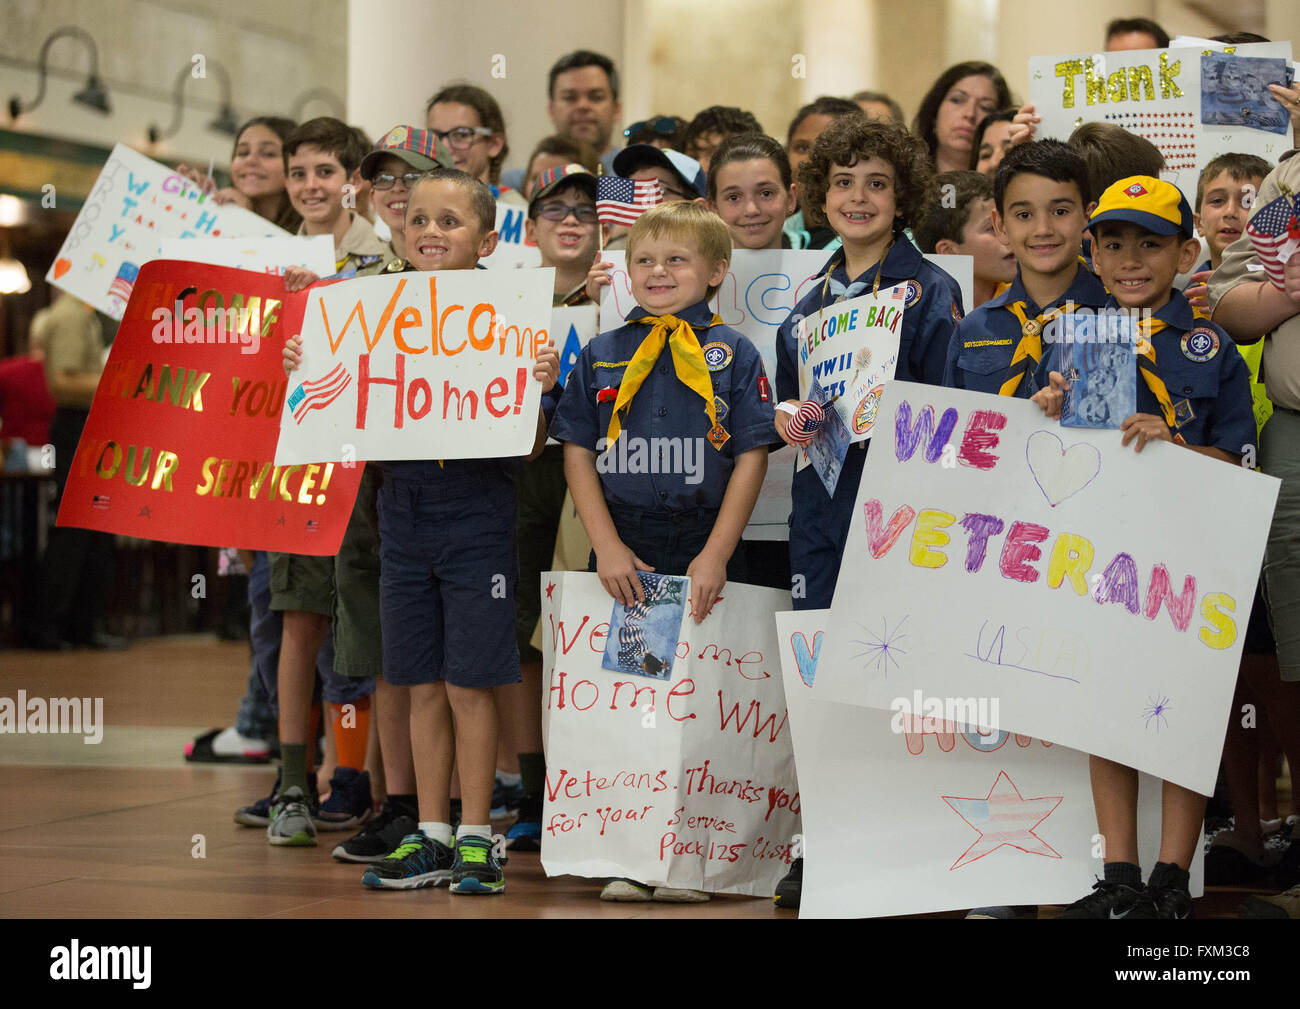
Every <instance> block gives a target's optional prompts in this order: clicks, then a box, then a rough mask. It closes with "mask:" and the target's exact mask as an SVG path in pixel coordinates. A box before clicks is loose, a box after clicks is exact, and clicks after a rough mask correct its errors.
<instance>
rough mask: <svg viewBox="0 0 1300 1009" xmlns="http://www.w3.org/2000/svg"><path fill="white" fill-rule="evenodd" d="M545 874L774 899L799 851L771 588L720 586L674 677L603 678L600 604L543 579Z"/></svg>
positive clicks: (684, 646) (784, 599)
mask: <svg viewBox="0 0 1300 1009" xmlns="http://www.w3.org/2000/svg"><path fill="white" fill-rule="evenodd" d="M542 590H543V591H542V634H543V639H544V640H543V656H544V658H543V661H544V669H545V671H546V672H545V683H546V686H545V689H546V702H545V705H544V725H545V733H546V796H545V808H544V811H543V814H542V831H543V834H542V867H543V868H544V869H545V870H546V873H547V875H548V876H557V875H564V874H570V875H575V876H588V877H594V878H597V879H601V878H605V877H609V876H616V877H628V878H631V879H635V880H638V881H639V882H642V883H648V884H651V885H663V886H673V887H684V888H689V889H695V890H707V891H710V892H712V893H740V894H750V895H753V896H771V894H772V893H773V891H774V890H775V888H776V884H777V882H778V881H779V880H780V879H781V877H782V876H784V875H785V874H786V872H788V871H789V863H790V852H791V848H792V846H794V845H796V844H797V838H796V835H798V833H799V830H800V827H799V789H798V785H797V784H796V782H795V775H794V758H793V753H792V751H791V749H790V734H789V732H788V730H787V728H786V708H785V698H784V691H783V689H782V687H781V678H780V674H779V669H778V664H779V662H780V659H779V657H778V656H777V654H776V652H777V641H776V627H775V625H774V624H773V622H772V613H773V611H774V610H778V609H781V608H784V607H786V606H788V605H789V594H788V593H785V592H781V591H778V590H776V589H765V588H757V587H755V586H751V585H739V584H728V585H727V586H726V587H725V588H724V589H723V595H722V598H721V599H720V600H719V601H718V602H717V603H716V605H715V606H714V607H713V611H712V612H711V613H710V614H709V616H708V617H707V618H706V619H705V621H704V622H703V623H702V624H699V625H698V626H697V625H696V624H695V622H694V620H692V619H691V618H690V617H689V615H688V616H687V618H686V619H684V620H683V621H682V623H681V632H680V640H679V641H678V643H677V649H676V652H675V658H674V661H673V664H672V678H671V680H655V679H650V678H648V677H646V676H641V675H636V674H631V673H619V672H611V671H609V670H607V669H603V668H602V667H601V663H602V659H603V656H604V654H605V648H606V643H607V638H608V636H609V633H610V627H609V617H610V597H609V593H607V592H606V591H605V590H604V589H603V588H602V587H601V585H600V581H599V579H598V578H597V577H596V576H595V575H594V574H587V573H585V572H582V573H578V572H561V571H551V572H546V573H544V574H543V575H542Z"/></svg>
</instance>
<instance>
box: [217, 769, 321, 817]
mask: <svg viewBox="0 0 1300 1009" xmlns="http://www.w3.org/2000/svg"><path fill="white" fill-rule="evenodd" d="M307 790H308V792H309V793H310V794H311V800H310V801H311V803H312V804H313V805H315V801H316V772H315V771H312V772H311V773H310V774H308V775H307ZM279 791H280V771H279V769H277V770H276V772H275V784H274V785H272V786H271V791H270V792H269V793H268V794H267V795H266V796H265V797H263V798H261V799H258V800H257V801H256V802H254V803H253V804H252V805H249V806H240V807H239V808H238V809H237V810H235V822H236V823H237V824H239V825H240V826H241V827H265V826H267V825H269V824H270V822H271V806H272V805H273V804H274V803H275V796H276V794H277V793H278V792H279ZM318 826H319V825H318Z"/></svg>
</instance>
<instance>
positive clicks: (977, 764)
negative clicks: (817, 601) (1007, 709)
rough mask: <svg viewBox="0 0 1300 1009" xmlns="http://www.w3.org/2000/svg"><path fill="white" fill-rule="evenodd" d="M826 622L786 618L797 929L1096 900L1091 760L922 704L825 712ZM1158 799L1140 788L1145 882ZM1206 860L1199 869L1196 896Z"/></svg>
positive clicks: (1148, 783)
mask: <svg viewBox="0 0 1300 1009" xmlns="http://www.w3.org/2000/svg"><path fill="white" fill-rule="evenodd" d="M829 613H830V611H829V610H806V611H803V612H799V613H793V612H788V613H778V614H777V615H776V621H777V627H778V629H779V635H778V636H779V637H780V639H781V667H782V673H783V675H784V678H785V692H786V703H787V705H788V706H789V709H790V732H791V735H792V737H793V741H794V750H795V761H796V764H797V766H798V769H799V796H800V801H801V804H802V812H803V839H802V849H803V854H804V857H805V862H804V877H803V892H802V895H801V900H800V906H799V915H800V917H806V918H863V917H875V916H883V915H896V914H924V913H928V912H935V911H950V910H954V909H961V908H973V907H987V906H990V905H1003V904H1011V905H1015V904H1069V903H1072V902H1074V901H1076V900H1078V899H1079V898H1080V897H1083V896H1085V895H1086V894H1087V893H1088V892H1089V891H1090V889H1091V887H1092V885H1093V883H1094V882H1095V880H1096V878H1097V877H1100V876H1101V875H1102V872H1103V869H1102V861H1101V858H1100V857H1099V855H1100V852H1101V847H1100V843H1101V842H1100V839H1099V837H1098V836H1097V819H1096V814H1095V812H1094V808H1093V802H1092V790H1091V786H1090V783H1089V779H1088V757H1087V755H1086V754H1083V753H1080V752H1078V751H1077V750H1071V749H1068V748H1067V747H1064V746H1060V745H1053V744H1051V743H1048V742H1045V741H1042V740H1037V739H1032V738H1030V737H1028V736H1021V735H1012V734H1010V733H1008V732H1006V731H992V730H990V731H981V729H980V728H979V727H978V726H973V725H968V724H965V723H962V724H958V723H956V722H952V721H948V720H947V719H945V718H942V717H933V716H930V717H927V716H924V715H923V714H919V713H918V712H923V711H924V710H925V709H926V706H925V704H924V701H923V702H922V703H921V704H918V703H917V699H916V698H915V697H900V698H898V699H897V701H898V702H900V703H896V704H895V706H894V710H893V711H879V710H875V709H872V708H862V707H858V706H856V705H849V704H839V703H836V702H834V701H823V700H819V699H818V696H817V693H816V692H815V691H814V690H812V684H813V682H814V678H815V674H818V672H819V671H820V674H821V675H826V672H827V667H826V662H825V661H819V660H822V659H823V653H824V652H825V650H826V638H827V637H828V636H829V635H831V634H832V633H834V632H835V630H838V625H831V626H828V623H827V618H828V615H829ZM926 700H928V699H926ZM905 705H906V706H905ZM954 713H955V712H954ZM1160 790H1161V785H1160V782H1159V781H1157V780H1156V779H1154V778H1151V777H1149V776H1147V775H1142V776H1141V778H1140V784H1139V791H1138V843H1139V854H1140V856H1141V866H1142V870H1143V872H1144V873H1148V874H1149V873H1150V870H1151V868H1152V867H1153V866H1154V865H1155V863H1156V858H1157V855H1158V853H1159V849H1160ZM1201 849H1202V845H1201V844H1200V843H1199V842H1198V844H1197V846H1196V852H1197V854H1196V856H1195V858H1194V859H1193V860H1192V866H1191V875H1192V878H1191V885H1190V889H1191V892H1192V895H1193V896H1197V897H1199V896H1200V895H1201V893H1202V892H1203V889H1204V888H1203V886H1202V879H1203V867H1204V858H1203V856H1202V854H1201Z"/></svg>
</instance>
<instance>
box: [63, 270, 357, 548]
mask: <svg viewBox="0 0 1300 1009" xmlns="http://www.w3.org/2000/svg"><path fill="white" fill-rule="evenodd" d="M306 301H307V294H306V292H305V291H302V292H299V293H297V294H287V293H286V292H285V290H284V280H283V279H282V278H280V277H278V276H268V275H266V274H262V273H253V272H250V271H248V270H232V269H227V268H225V267H219V266H205V265H202V264H198V263H182V262H176V261H172V260H157V261H154V262H151V263H146V264H145V265H144V266H143V267H141V268H140V275H139V276H138V277H137V278H136V282H135V286H134V287H133V288H132V291H131V300H130V301H129V303H128V304H127V306H126V312H125V314H124V315H123V317H122V323H121V326H120V327H119V329H118V331H117V339H116V340H115V341H114V343H113V349H112V353H111V354H110V356H109V359H108V365H107V366H106V367H105V369H104V375H103V377H102V378H101V379H100V382H99V389H98V390H97V391H96V393H95V402H94V404H93V405H92V406H91V409H90V419H89V420H88V421H87V422H86V429H85V431H84V432H83V433H82V436H81V442H80V444H78V446H77V454H76V456H75V457H74V459H73V462H72V472H71V474H70V475H69V477H68V484H67V488H66V489H65V490H64V493H63V502H62V504H61V506H60V507H59V519H58V524H59V525H62V526H79V527H81V528H84V529H98V530H101V531H103V532H111V533H120V534H122V535H124V536H136V537H139V538H141V539H151V540H165V541H168V542H171V543H194V544H198V545H200V546H224V547H241V548H244V549H248V550H278V551H282V552H285V553H298V554H325V555H329V554H335V553H337V552H338V548H339V543H340V541H341V540H342V539H343V531H344V529H345V528H346V527H347V524H348V518H349V516H350V515H351V514H352V505H353V502H354V501H355V500H356V496H357V487H358V485H359V484H360V482H361V470H362V466H361V465H355V466H349V465H348V464H346V463H337V462H331V463H320V464H312V465H306V466H276V465H275V461H274V460H275V443H276V439H277V438H278V437H279V433H280V411H281V410H282V409H283V407H284V397H285V388H286V385H287V383H286V379H285V374H284V369H283V367H282V365H281V357H280V352H281V350H282V348H283V347H284V342H285V340H286V339H287V338H288V337H290V336H293V335H295V334H296V333H297V332H298V330H299V327H300V325H301V322H302V313H303V306H304V305H305V304H306Z"/></svg>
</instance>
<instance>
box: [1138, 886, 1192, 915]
mask: <svg viewBox="0 0 1300 1009" xmlns="http://www.w3.org/2000/svg"><path fill="white" fill-rule="evenodd" d="M1147 899H1148V900H1150V901H1151V904H1152V905H1153V906H1154V907H1155V910H1156V914H1155V916H1156V917H1157V918H1175V919H1180V920H1181V919H1183V918H1190V917H1191V916H1192V895H1191V894H1190V893H1189V892H1188V890H1187V887H1185V886H1180V885H1178V884H1176V883H1175V884H1174V885H1173V886H1151V885H1148V886H1147ZM1130 917H1134V918H1136V917H1139V915H1131V916H1130Z"/></svg>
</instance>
